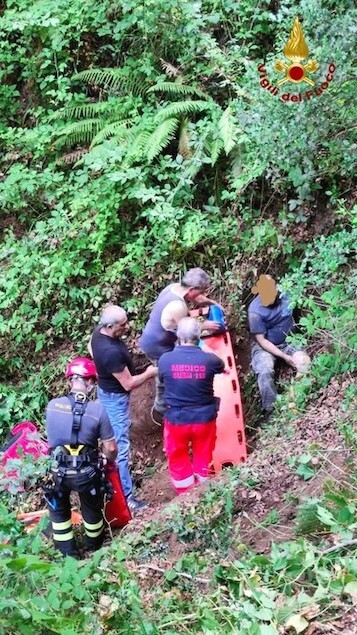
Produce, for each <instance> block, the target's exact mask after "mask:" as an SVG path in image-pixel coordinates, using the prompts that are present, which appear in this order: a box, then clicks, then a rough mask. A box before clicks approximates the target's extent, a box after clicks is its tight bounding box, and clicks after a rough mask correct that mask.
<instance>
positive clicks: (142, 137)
mask: <svg viewBox="0 0 357 635" xmlns="http://www.w3.org/2000/svg"><path fill="white" fill-rule="evenodd" d="M130 133H131V135H132V137H131V143H130V144H129V145H128V153H127V155H126V157H125V164H126V165H128V166H129V165H131V164H132V163H134V162H135V161H137V160H138V159H141V158H142V157H143V156H146V155H147V149H148V148H149V139H150V137H151V135H152V133H153V130H151V129H146V130H140V129H139V127H138V128H137V129H135V128H134V129H131V131H130Z"/></svg>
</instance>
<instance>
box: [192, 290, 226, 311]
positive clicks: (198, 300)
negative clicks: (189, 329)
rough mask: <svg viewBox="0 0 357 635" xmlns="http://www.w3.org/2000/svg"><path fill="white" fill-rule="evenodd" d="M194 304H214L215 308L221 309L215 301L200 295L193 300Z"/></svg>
mask: <svg viewBox="0 0 357 635" xmlns="http://www.w3.org/2000/svg"><path fill="white" fill-rule="evenodd" d="M194 303H195V304H215V305H216V306H219V307H220V308H222V305H221V304H219V302H216V300H212V298H209V297H208V296H206V295H203V294H202V293H200V295H198V296H197V297H196V298H195V299H194Z"/></svg>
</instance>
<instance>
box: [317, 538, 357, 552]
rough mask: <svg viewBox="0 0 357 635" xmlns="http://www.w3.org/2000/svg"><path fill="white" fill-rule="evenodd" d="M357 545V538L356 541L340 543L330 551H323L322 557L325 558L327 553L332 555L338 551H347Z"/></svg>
mask: <svg viewBox="0 0 357 635" xmlns="http://www.w3.org/2000/svg"><path fill="white" fill-rule="evenodd" d="M355 545H357V538H355V539H354V540H346V542H339V543H337V545H334V546H333V547H330V548H329V549H325V550H324V551H321V554H320V556H325V555H326V554H327V553H332V552H333V551H338V549H346V547H354V546H355Z"/></svg>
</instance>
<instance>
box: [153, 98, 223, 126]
mask: <svg viewBox="0 0 357 635" xmlns="http://www.w3.org/2000/svg"><path fill="white" fill-rule="evenodd" d="M210 108H212V103H211V102H209V101H200V100H197V101H191V100H185V101H175V102H173V103H172V104H169V105H168V106H165V107H164V108H162V109H161V110H159V112H158V113H157V115H156V117H155V120H156V121H157V122H160V121H163V119H169V118H170V117H179V116H180V115H187V114H189V113H192V112H200V111H201V110H209V109H210Z"/></svg>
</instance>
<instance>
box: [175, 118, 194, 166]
mask: <svg viewBox="0 0 357 635" xmlns="http://www.w3.org/2000/svg"><path fill="white" fill-rule="evenodd" d="M188 123H189V122H188V119H186V118H185V119H184V120H183V121H182V123H181V127H180V136H179V144H178V151H179V154H181V156H182V157H183V158H184V159H189V158H190V156H191V154H192V152H191V148H190V137H189V134H188Z"/></svg>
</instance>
